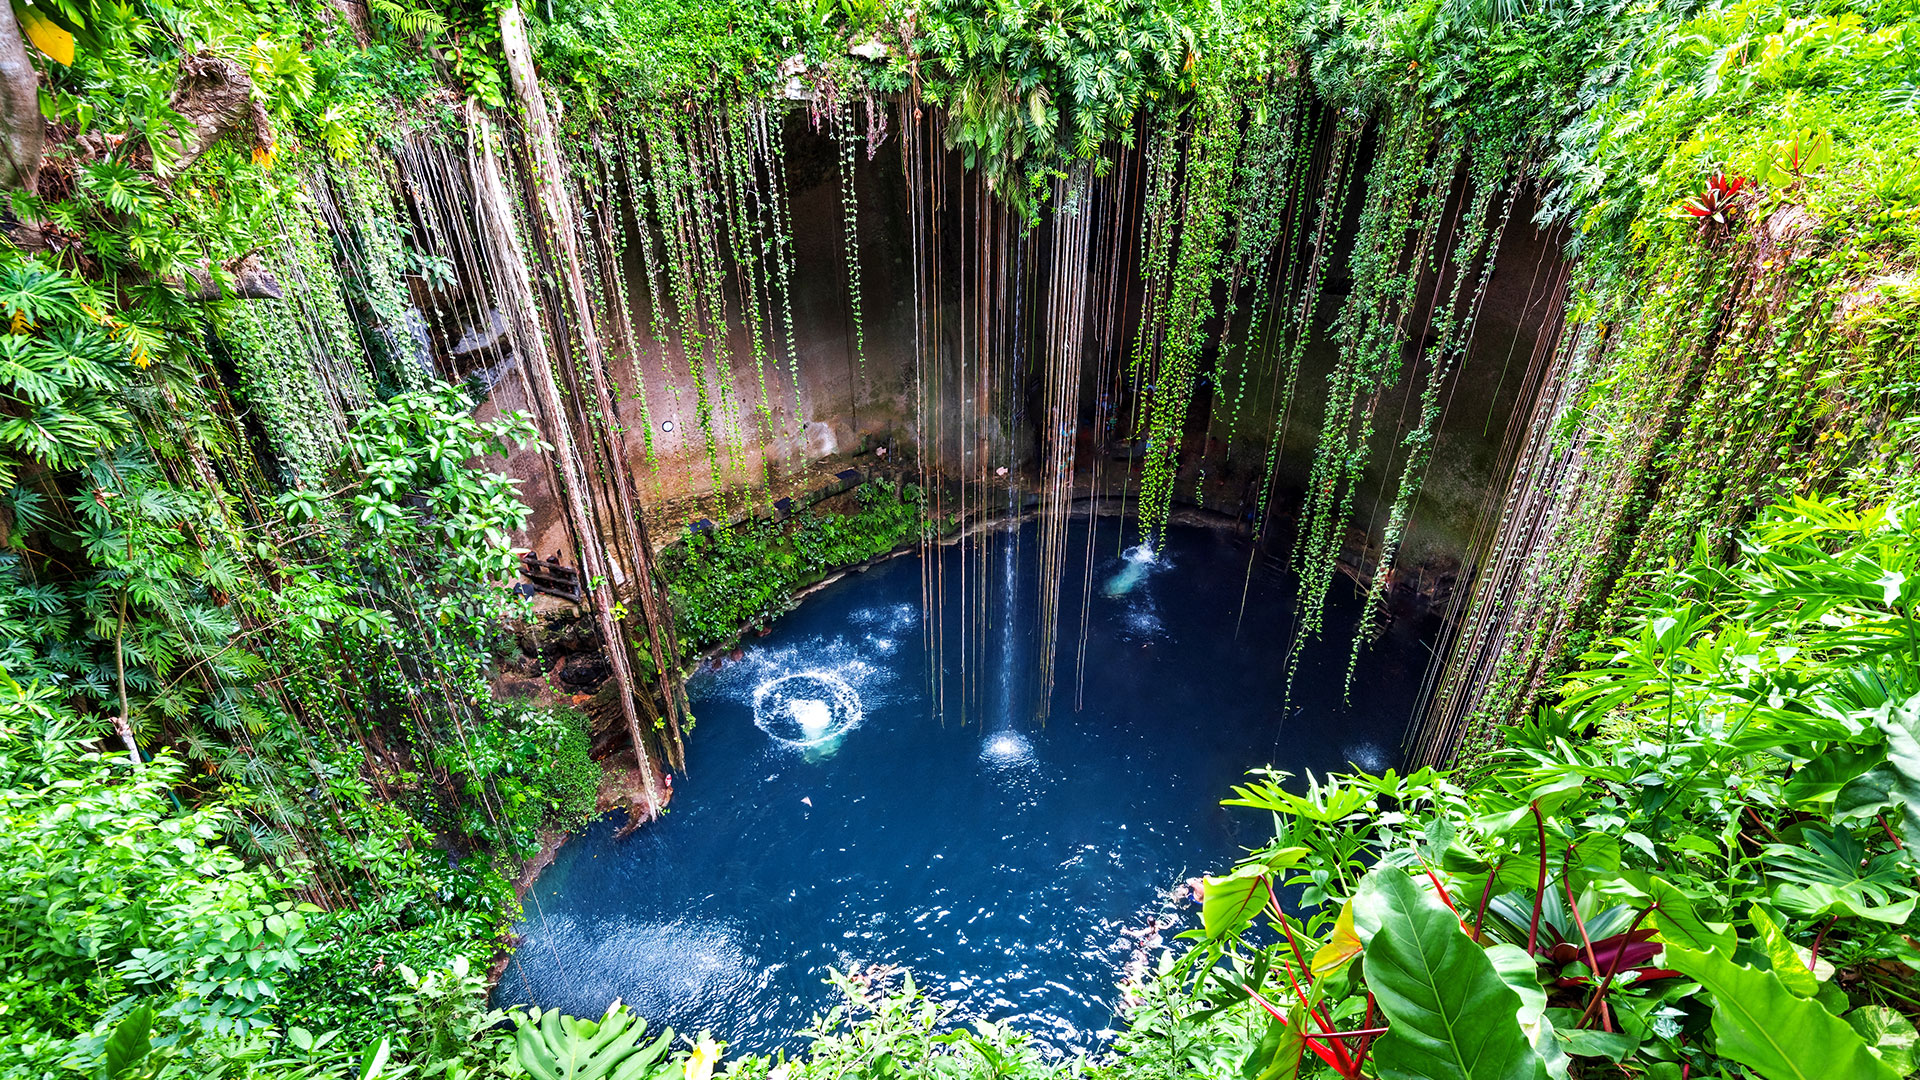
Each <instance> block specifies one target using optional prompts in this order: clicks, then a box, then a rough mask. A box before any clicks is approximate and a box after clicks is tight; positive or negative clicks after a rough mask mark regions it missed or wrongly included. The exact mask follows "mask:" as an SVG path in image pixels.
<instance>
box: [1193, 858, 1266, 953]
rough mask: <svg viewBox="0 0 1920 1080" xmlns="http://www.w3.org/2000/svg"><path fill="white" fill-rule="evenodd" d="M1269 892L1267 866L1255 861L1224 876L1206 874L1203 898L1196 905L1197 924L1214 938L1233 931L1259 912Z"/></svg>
mask: <svg viewBox="0 0 1920 1080" xmlns="http://www.w3.org/2000/svg"><path fill="white" fill-rule="evenodd" d="M1271 895H1272V890H1271V887H1270V886H1269V885H1268V884H1267V868H1266V867H1265V866H1261V865H1259V864H1257V863H1256V864H1254V865H1251V866H1243V867H1241V868H1239V869H1238V870H1235V871H1234V872H1233V873H1231V874H1228V875H1227V876H1225V877H1210V878H1208V879H1207V898H1206V900H1205V902H1203V903H1202V904H1201V905H1200V925H1201V926H1202V927H1204V928H1206V932H1207V937H1208V938H1209V939H1210V940H1214V941H1218V940H1219V939H1221V938H1223V937H1226V936H1227V935H1228V934H1237V933H1239V932H1240V931H1242V930H1245V929H1246V928H1247V924H1248V923H1251V922H1252V921H1253V920H1254V917H1255V916H1257V915H1259V914H1260V909H1261V908H1263V907H1265V906H1266V904H1267V897H1269V896H1271Z"/></svg>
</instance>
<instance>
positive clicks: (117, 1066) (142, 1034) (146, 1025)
mask: <svg viewBox="0 0 1920 1080" xmlns="http://www.w3.org/2000/svg"><path fill="white" fill-rule="evenodd" d="M152 1033H153V1010H152V1009H149V1008H147V1007H146V1006H145V1005H140V1006H136V1007H135V1008H134V1010H133V1011H132V1012H130V1013H128V1014H127V1015H126V1018H125V1019H123V1020H121V1021H120V1022H119V1023H118V1024H115V1025H114V1026H113V1034H111V1035H109V1036H107V1042H106V1045H105V1046H104V1047H102V1048H101V1049H102V1054H101V1058H100V1074H101V1076H102V1077H103V1078H104V1080H119V1078H120V1077H122V1076H126V1075H129V1074H131V1073H132V1072H133V1068H134V1066H136V1065H138V1064H139V1063H140V1059H142V1058H144V1057H146V1056H147V1052H148V1051H149V1050H152V1049H153V1040H152Z"/></svg>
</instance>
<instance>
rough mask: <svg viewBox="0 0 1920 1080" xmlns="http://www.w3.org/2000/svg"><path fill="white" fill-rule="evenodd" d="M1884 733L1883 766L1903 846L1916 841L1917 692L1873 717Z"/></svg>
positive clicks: (1919, 817)
mask: <svg viewBox="0 0 1920 1080" xmlns="http://www.w3.org/2000/svg"><path fill="white" fill-rule="evenodd" d="M1874 726H1876V727H1878V728H1879V729H1880V731H1881V733H1882V734H1884V735H1885V736H1886V737H1887V767H1889V768H1891V770H1892V771H1893V773H1894V782H1893V783H1891V784H1890V785H1889V790H1888V794H1890V795H1891V796H1893V799H1894V801H1895V802H1896V803H1898V805H1899V807H1900V832H1901V835H1902V837H1903V838H1904V839H1905V840H1906V844H1907V847H1909V848H1914V847H1915V846H1916V845H1920V694H1915V695H1914V696H1913V697H1911V698H1908V699H1907V701H1906V703H1905V704H1903V705H1899V706H1897V707H1895V708H1894V709H1892V710H1890V711H1889V713H1888V715H1887V716H1885V717H1883V718H1878V719H1876V720H1875V721H1874Z"/></svg>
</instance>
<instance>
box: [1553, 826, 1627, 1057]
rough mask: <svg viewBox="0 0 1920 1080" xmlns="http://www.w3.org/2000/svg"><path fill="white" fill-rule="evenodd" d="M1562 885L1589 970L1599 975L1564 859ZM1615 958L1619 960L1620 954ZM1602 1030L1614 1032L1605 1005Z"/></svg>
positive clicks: (1571, 875)
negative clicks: (1583, 946)
mask: <svg viewBox="0 0 1920 1080" xmlns="http://www.w3.org/2000/svg"><path fill="white" fill-rule="evenodd" d="M1560 884H1561V885H1562V886H1564V887H1565V888H1566V890H1567V910H1569V911H1571V912H1573V925H1574V926H1576V927H1579V929H1580V942H1581V944H1583V945H1585V946H1586V947H1587V970H1588V971H1591V972H1593V973H1594V974H1596V975H1598V974H1599V973H1600V959H1599V957H1597V956H1595V955H1594V954H1593V939H1592V938H1590V937H1588V936H1587V921H1586V920H1585V919H1582V918H1581V917H1580V901H1578V900H1576V899H1574V897H1573V871H1572V868H1571V867H1569V866H1567V865H1566V860H1564V859H1563V860H1561V863H1560ZM1615 958H1616V960H1617V959H1618V954H1616V956H1615ZM1600 1030H1601V1031H1606V1032H1611V1031H1613V1018H1612V1017H1611V1016H1609V1015H1608V1014H1607V1008H1606V1006H1604V1005H1602V1006H1601V1007H1600Z"/></svg>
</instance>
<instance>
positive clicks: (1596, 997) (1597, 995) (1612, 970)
mask: <svg viewBox="0 0 1920 1080" xmlns="http://www.w3.org/2000/svg"><path fill="white" fill-rule="evenodd" d="M1651 914H1653V908H1652V907H1648V908H1646V909H1645V910H1643V911H1641V912H1640V914H1638V915H1635V916H1634V917H1633V922H1631V923H1629V924H1627V936H1626V938H1625V940H1624V941H1622V943H1621V945H1620V948H1619V949H1618V950H1617V951H1616V952H1615V953H1614V954H1613V963H1611V964H1608V965H1607V975H1606V978H1604V979H1601V980H1600V988H1599V989H1598V990H1595V991H1594V992H1593V997H1592V999H1590V1000H1589V1001H1588V1002H1587V1007H1586V1010H1585V1011H1583V1012H1582V1013H1581V1014H1580V1020H1579V1022H1577V1023H1575V1024H1574V1025H1573V1026H1574V1027H1576V1028H1580V1027H1585V1026H1586V1025H1587V1021H1588V1020H1590V1019H1592V1018H1593V1010H1594V1009H1596V1008H1598V1007H1599V1006H1600V999H1601V998H1603V997H1606V996H1607V990H1608V989H1609V988H1610V987H1612V986H1613V977H1614V976H1615V975H1616V974H1618V973H1619V971H1620V961H1621V960H1622V959H1624V958H1625V957H1626V955H1627V946H1628V945H1631V944H1633V932H1634V931H1635V930H1638V929H1640V920H1642V919H1644V918H1646V917H1647V916H1648V915H1651Z"/></svg>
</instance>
